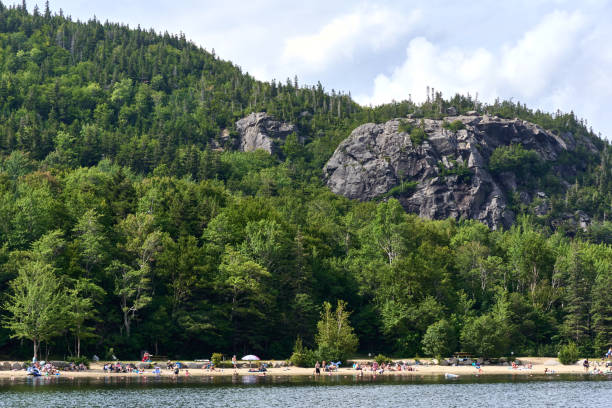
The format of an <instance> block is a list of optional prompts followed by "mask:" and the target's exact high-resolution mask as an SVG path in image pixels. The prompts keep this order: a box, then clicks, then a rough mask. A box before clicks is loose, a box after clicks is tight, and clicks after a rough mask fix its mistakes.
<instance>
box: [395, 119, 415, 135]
mask: <svg viewBox="0 0 612 408" xmlns="http://www.w3.org/2000/svg"><path fill="white" fill-rule="evenodd" d="M413 129H414V125H413V124H412V123H411V122H409V121H407V120H401V121H400V124H399V126H398V130H399V131H400V132H404V133H408V134H410V133H412V130H413Z"/></svg>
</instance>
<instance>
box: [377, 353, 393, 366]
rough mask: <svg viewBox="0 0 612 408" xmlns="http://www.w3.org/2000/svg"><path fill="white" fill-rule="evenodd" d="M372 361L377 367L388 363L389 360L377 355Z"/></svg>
mask: <svg viewBox="0 0 612 408" xmlns="http://www.w3.org/2000/svg"><path fill="white" fill-rule="evenodd" d="M374 361H376V362H377V363H378V364H379V365H382V364H387V363H390V362H391V359H390V358H389V357H387V356H384V355H382V354H378V355H377V356H376V357H374Z"/></svg>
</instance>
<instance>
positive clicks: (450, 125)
mask: <svg viewBox="0 0 612 408" xmlns="http://www.w3.org/2000/svg"><path fill="white" fill-rule="evenodd" d="M442 127H443V128H444V129H448V130H450V131H451V132H457V131H459V130H461V129H465V123H463V122H462V121H460V120H458V119H457V120H454V121H452V122H447V121H444V122H442Z"/></svg>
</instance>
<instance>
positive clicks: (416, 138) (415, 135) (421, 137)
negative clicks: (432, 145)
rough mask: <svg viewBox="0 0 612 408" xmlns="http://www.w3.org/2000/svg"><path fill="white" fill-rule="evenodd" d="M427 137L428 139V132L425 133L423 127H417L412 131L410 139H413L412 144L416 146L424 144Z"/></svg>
mask: <svg viewBox="0 0 612 408" xmlns="http://www.w3.org/2000/svg"><path fill="white" fill-rule="evenodd" d="M425 139H427V133H425V130H424V129H423V128H420V127H415V128H414V129H412V131H411V132H410V141H412V144H413V145H415V146H420V145H422V144H423V142H424V141H425Z"/></svg>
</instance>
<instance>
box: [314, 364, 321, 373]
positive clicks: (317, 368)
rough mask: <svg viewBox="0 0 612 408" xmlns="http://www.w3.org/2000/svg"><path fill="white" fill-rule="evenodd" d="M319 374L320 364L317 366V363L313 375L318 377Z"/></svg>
mask: <svg viewBox="0 0 612 408" xmlns="http://www.w3.org/2000/svg"><path fill="white" fill-rule="evenodd" d="M320 374H321V364H319V362H318V361H317V363H316V364H315V375H320Z"/></svg>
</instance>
